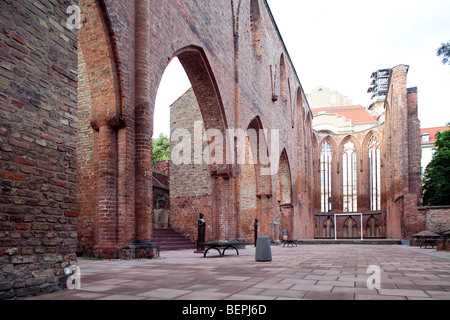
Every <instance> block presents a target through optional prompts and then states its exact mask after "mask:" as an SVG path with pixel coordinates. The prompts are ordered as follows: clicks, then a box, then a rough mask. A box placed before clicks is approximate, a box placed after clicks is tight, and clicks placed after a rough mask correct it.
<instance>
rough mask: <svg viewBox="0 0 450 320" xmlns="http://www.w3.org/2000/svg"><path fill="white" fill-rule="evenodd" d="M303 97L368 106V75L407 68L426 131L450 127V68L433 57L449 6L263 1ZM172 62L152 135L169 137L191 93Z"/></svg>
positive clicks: (440, 2)
mask: <svg viewBox="0 0 450 320" xmlns="http://www.w3.org/2000/svg"><path fill="white" fill-rule="evenodd" d="M267 1H268V3H269V6H270V8H271V11H272V13H273V15H274V18H275V21H276V23H277V25H278V28H279V30H280V33H281V35H282V37H283V40H284V42H285V44H286V47H287V50H288V52H289V55H290V57H291V60H292V62H293V64H294V67H295V69H296V71H297V74H298V76H299V78H300V82H301V83H302V86H303V88H304V90H305V93H307V94H308V93H310V92H311V91H312V90H313V89H314V88H316V87H317V86H319V85H323V86H325V87H328V88H330V89H331V90H333V91H339V92H340V93H341V94H343V95H346V96H348V97H349V98H350V99H352V100H353V103H354V104H361V105H363V106H368V105H369V104H370V98H371V94H368V93H367V89H368V88H369V86H370V83H371V79H370V76H371V74H372V72H373V71H376V70H378V69H383V68H391V67H395V66H396V65H399V64H406V65H409V66H410V69H409V74H408V87H418V90H419V118H420V120H421V125H422V127H423V128H427V127H439V126H444V125H445V124H446V123H447V122H450V97H449V93H450V66H449V65H443V64H442V62H441V59H440V58H439V57H437V56H436V51H437V49H438V48H439V46H440V45H441V44H442V43H446V42H447V41H449V40H450V1H449V0H428V1H424V0H377V1H367V0H364V1H363V0H340V1H336V0H314V1H306V0H267ZM180 68H181V70H182V67H181V65H180V64H179V62H178V61H177V59H175V60H174V61H173V62H172V63H171V64H170V65H169V67H168V69H167V70H166V72H165V75H164V78H163V80H162V82H161V86H160V89H159V91H158V97H157V102H156V110H155V128H154V129H155V135H159V133H160V132H164V133H166V135H169V129H168V126H169V121H170V120H169V112H168V110H169V107H168V106H170V104H172V103H173V102H174V101H175V100H176V99H177V98H178V97H179V96H180V95H181V94H183V93H184V92H185V91H186V90H187V89H188V88H189V87H190V83H189V80H188V79H187V78H186V76H185V74H183V73H181V74H180Z"/></svg>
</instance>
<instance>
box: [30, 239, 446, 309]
mask: <svg viewBox="0 0 450 320" xmlns="http://www.w3.org/2000/svg"><path fill="white" fill-rule="evenodd" d="M161 256H162V257H161V258H159V259H154V260H134V261H93V260H84V259H80V260H79V261H78V263H79V266H80V268H81V290H65V291H62V292H57V293H52V294H49V295H43V296H39V297H34V298H30V300H158V299H160V300H171V299H173V300H289V299H294V300H408V299H410V300H450V253H449V252H437V251H436V250H433V249H428V250H425V249H418V248H410V247H406V246H390V245H378V246H377V245H350V244H346V245H331V244H327V245H301V246H298V247H295V248H291V247H290V248H283V247H272V256H273V261H272V262H256V261H255V249H254V248H253V247H247V248H246V249H244V250H240V255H239V256H237V255H233V254H229V255H227V256H225V257H208V258H203V255H199V254H195V253H194V252H193V251H192V250H185V251H169V252H162V253H161ZM371 265H374V266H378V267H379V268H380V270H381V289H374V290H370V289H368V288H367V280H368V278H369V277H370V276H371V274H368V273H367V268H368V267H369V266H371Z"/></svg>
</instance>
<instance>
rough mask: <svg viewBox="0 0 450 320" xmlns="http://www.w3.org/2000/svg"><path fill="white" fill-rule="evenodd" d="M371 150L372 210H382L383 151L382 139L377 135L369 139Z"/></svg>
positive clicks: (370, 190) (369, 148) (370, 192)
mask: <svg viewBox="0 0 450 320" xmlns="http://www.w3.org/2000/svg"><path fill="white" fill-rule="evenodd" d="M367 149H368V150H369V151H368V152H369V195H370V210H371V211H380V210H381V176H380V171H381V152H380V141H379V140H378V139H377V137H376V136H375V135H373V136H372V138H371V139H370V141H369V144H368V146H367Z"/></svg>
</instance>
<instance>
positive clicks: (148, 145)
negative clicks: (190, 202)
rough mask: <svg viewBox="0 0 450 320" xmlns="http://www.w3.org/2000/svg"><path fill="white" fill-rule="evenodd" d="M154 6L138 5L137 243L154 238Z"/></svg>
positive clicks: (140, 0)
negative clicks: (152, 90) (152, 69)
mask: <svg viewBox="0 0 450 320" xmlns="http://www.w3.org/2000/svg"><path fill="white" fill-rule="evenodd" d="M150 4H151V1H149V0H137V1H136V140H135V141H136V185H135V187H136V193H135V194H136V195H135V197H136V201H135V203H136V241H137V242H141V241H148V240H150V239H151V237H152V217H151V213H152V208H153V178H152V174H153V172H152V136H153V106H152V105H151V104H150V99H152V98H153V100H154V98H156V97H152V96H151V90H150V70H151V66H150V60H151V59H150V34H151V27H150V18H149V17H151V14H150Z"/></svg>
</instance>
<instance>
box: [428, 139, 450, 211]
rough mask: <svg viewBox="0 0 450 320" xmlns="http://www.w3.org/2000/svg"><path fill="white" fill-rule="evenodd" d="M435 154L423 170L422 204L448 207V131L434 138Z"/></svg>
mask: <svg viewBox="0 0 450 320" xmlns="http://www.w3.org/2000/svg"><path fill="white" fill-rule="evenodd" d="M436 138H437V142H436V153H435V154H434V156H433V160H432V161H431V162H430V164H429V165H428V167H427V169H426V170H425V175H424V180H423V181H424V199H423V200H424V204H425V205H427V206H441V205H450V130H448V131H444V132H439V133H438V134H437V136H436Z"/></svg>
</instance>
